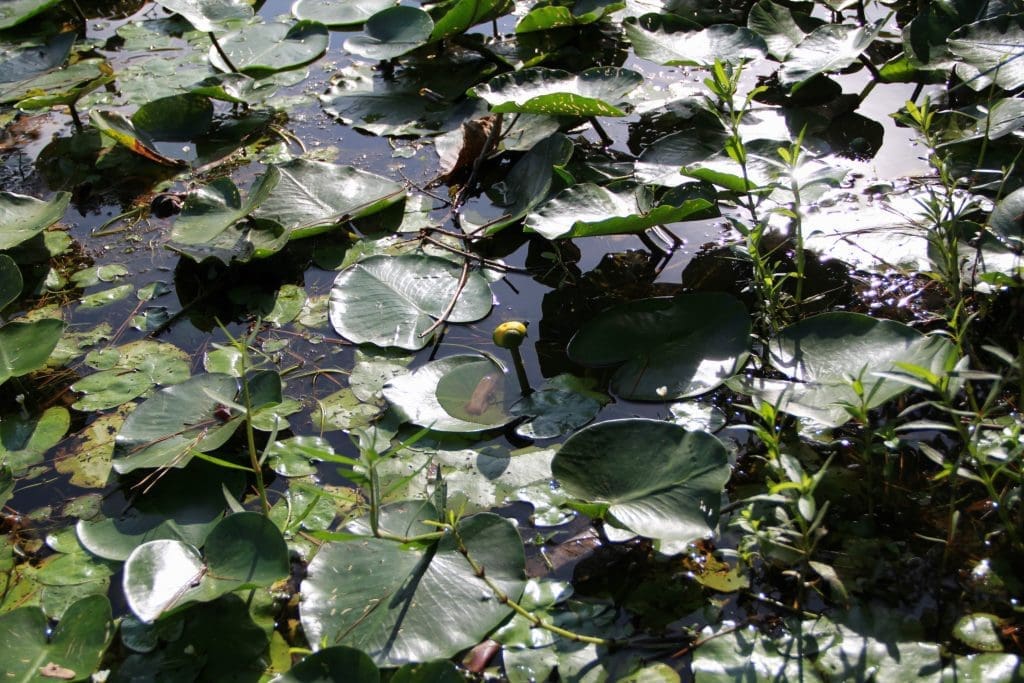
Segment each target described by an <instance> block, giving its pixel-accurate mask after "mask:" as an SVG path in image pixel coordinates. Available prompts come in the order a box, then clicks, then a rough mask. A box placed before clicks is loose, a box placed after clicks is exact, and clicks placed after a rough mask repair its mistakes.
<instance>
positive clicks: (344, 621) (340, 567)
mask: <svg viewBox="0 0 1024 683" xmlns="http://www.w3.org/2000/svg"><path fill="white" fill-rule="evenodd" d="M435 514H436V512H435ZM460 548H465V549H466V551H468V553H469V557H470V558H472V559H473V561H474V562H476V563H478V565H480V566H483V567H486V571H487V578H488V580H489V581H491V582H493V584H495V585H496V586H497V587H499V588H500V590H502V591H503V592H504V593H505V594H506V595H508V597H510V598H512V599H513V600H518V599H519V597H520V595H521V594H522V592H523V586H524V585H525V583H526V581H525V574H524V569H523V566H524V561H525V560H524V556H523V545H522V541H521V540H520V538H519V533H518V532H517V531H516V528H515V526H513V525H512V523H511V522H509V521H508V520H506V519H502V518H501V517H499V516H497V515H494V514H490V513H484V514H479V515H473V516H472V517H468V518H466V519H463V520H461V521H460V522H458V524H457V525H456V526H455V528H454V530H452V531H448V532H446V533H445V534H444V536H443V537H442V538H441V540H440V541H437V542H436V543H435V544H432V545H430V546H419V545H412V546H411V545H406V544H399V543H395V542H394V541H384V540H380V539H376V538H372V537H369V538H366V539H365V540H362V541H359V542H358V543H345V542H341V543H328V544H327V545H325V546H324V547H322V548H321V549H320V552H319V553H317V556H316V557H315V558H314V559H313V561H312V562H310V564H309V569H308V571H307V575H306V579H305V581H303V582H302V587H301V591H302V598H303V599H302V603H301V605H300V607H299V614H300V617H301V620H302V626H303V629H304V630H305V633H306V637H307V638H308V639H309V642H310V643H312V644H313V645H314V646H316V645H318V644H320V643H325V642H326V643H331V644H338V645H348V646H351V647H355V648H358V649H360V650H362V651H363V652H365V653H367V654H368V655H370V657H372V658H373V660H374V661H375V662H376V663H377V664H378V665H387V666H397V665H401V664H404V663H406V662H422V661H427V660H432V659H436V658H438V657H450V656H452V655H454V654H455V653H457V652H459V651H461V650H464V649H466V648H468V647H470V646H472V645H474V644H476V643H477V642H479V641H480V640H481V639H483V638H484V637H485V636H486V635H487V634H488V633H490V632H491V631H492V630H493V629H494V628H496V627H497V626H498V624H500V623H501V622H502V621H503V620H504V619H505V618H506V617H508V616H509V615H510V614H511V608H509V607H508V606H507V605H506V604H504V603H503V602H502V601H501V600H500V599H499V597H498V596H496V595H495V594H494V591H493V590H492V589H491V588H490V587H489V586H488V585H487V584H485V583H484V582H483V581H482V580H481V579H480V578H478V576H477V575H476V574H475V573H474V570H473V568H472V567H471V566H470V564H469V562H468V561H467V558H466V556H464V555H463V554H462V552H460Z"/></svg>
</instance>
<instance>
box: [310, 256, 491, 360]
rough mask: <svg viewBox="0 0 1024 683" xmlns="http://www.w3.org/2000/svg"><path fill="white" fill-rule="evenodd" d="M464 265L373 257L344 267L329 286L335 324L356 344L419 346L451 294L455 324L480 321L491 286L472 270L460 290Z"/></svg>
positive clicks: (431, 258) (451, 318) (416, 258)
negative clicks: (454, 301) (455, 300)
mask: <svg viewBox="0 0 1024 683" xmlns="http://www.w3.org/2000/svg"><path fill="white" fill-rule="evenodd" d="M459 275H460V268H459V266H458V265H456V264H455V263H453V262H451V261H448V260H446V259H443V258H440V257H438V256H426V255H414V254H407V255H404V256H371V257H369V258H366V259H363V260H362V261H360V262H358V263H356V264H355V265H352V266H349V267H348V268H346V269H345V270H343V271H342V272H341V273H340V274H339V275H338V277H337V279H336V280H335V281H334V288H333V289H332V290H331V307H330V318H331V325H332V326H333V327H334V329H335V330H337V331H338V333H339V334H341V335H342V336H343V337H345V338H346V339H348V340H349V341H352V342H355V343H357V344H363V343H370V344H376V345H377V346H397V347H399V348H403V349H409V350H411V351H415V350H417V349H421V348H423V347H424V346H426V345H427V343H428V342H429V341H430V335H424V334H423V333H424V332H426V331H427V330H428V329H429V328H430V326H431V325H432V324H433V318H436V317H439V316H440V315H441V314H442V313H443V312H444V310H445V308H446V307H447V306H448V303H449V302H450V301H451V299H452V298H453V297H454V296H455V295H456V293H458V297H459V300H458V302H457V303H456V304H455V307H454V308H452V310H451V312H450V313H449V315H448V320H449V321H450V322H453V323H466V322H472V321H474V320H479V319H480V318H483V317H484V316H485V315H487V314H488V313H489V312H490V310H491V289H490V286H489V285H488V284H487V280H486V279H484V277H483V275H481V274H480V273H478V272H470V273H469V275H468V277H467V278H466V283H465V286H464V287H463V288H462V290H461V292H459Z"/></svg>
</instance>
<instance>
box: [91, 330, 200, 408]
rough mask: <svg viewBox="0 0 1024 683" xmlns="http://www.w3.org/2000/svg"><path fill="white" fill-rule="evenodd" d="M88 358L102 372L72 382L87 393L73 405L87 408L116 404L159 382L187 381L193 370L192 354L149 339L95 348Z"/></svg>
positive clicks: (129, 399) (162, 383) (165, 383)
mask: <svg viewBox="0 0 1024 683" xmlns="http://www.w3.org/2000/svg"><path fill="white" fill-rule="evenodd" d="M85 362H86V364H87V365H89V366H91V367H93V368H95V369H97V370H98V371H99V372H96V373H93V374H91V375H87V376H86V377H84V378H82V379H81V380H79V381H77V382H75V383H74V384H73V385H71V389H72V390H73V391H79V392H82V393H83V394H85V396H83V397H82V398H80V399H79V400H78V401H76V402H75V403H74V405H73V407H74V408H75V409H76V410H83V411H89V410H105V409H107V408H116V407H117V406H119V405H121V404H123V403H126V402H128V401H131V400H132V399H134V398H137V397H139V396H141V395H142V394H144V393H145V392H147V391H149V390H150V389H152V388H153V387H154V386H156V385H158V384H160V385H164V386H168V385H171V384H177V383H179V382H184V381H185V380H186V379H188V378H189V374H190V359H189V357H188V354H186V353H185V352H184V351H182V350H181V349H179V348H178V347H176V346H174V345H173V344H166V343H162V342H154V341H149V340H139V341H135V342H130V343H128V344H125V345H123V346H120V347H117V348H110V349H104V350H102V351H93V352H91V353H89V354H88V355H87V356H86V358H85Z"/></svg>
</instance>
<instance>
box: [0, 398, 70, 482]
mask: <svg viewBox="0 0 1024 683" xmlns="http://www.w3.org/2000/svg"><path fill="white" fill-rule="evenodd" d="M70 426H71V415H70V414H69V413H68V410H67V408H64V407H63V406H53V407H51V408H47V409H46V410H45V411H44V412H43V414H42V415H40V416H39V417H31V416H21V415H5V416H4V417H3V419H2V420H0V466H6V467H9V468H11V469H12V470H14V471H15V472H17V471H20V470H24V469H26V468H28V467H32V466H34V465H38V464H39V463H41V462H42V461H43V456H44V455H45V454H46V451H48V450H50V449H51V448H53V447H54V446H56V445H57V443H58V442H60V440H61V439H63V438H64V435H65V434H66V433H67V431H68V427H70Z"/></svg>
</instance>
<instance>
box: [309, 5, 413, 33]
mask: <svg viewBox="0 0 1024 683" xmlns="http://www.w3.org/2000/svg"><path fill="white" fill-rule="evenodd" d="M394 5H395V0H342V1H340V2H339V0H298V2H296V3H295V4H294V5H292V14H294V15H295V16H296V17H297V18H299V19H308V20H310V21H319V22H320V23H321V24H325V25H327V26H330V27H331V28H342V27H348V26H355V25H357V24H362V23H363V22H364V21H366V20H367V19H369V18H370V17H372V16H373V15H374V14H376V13H377V12H381V11H383V10H385V9H387V8H389V7H394Z"/></svg>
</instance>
